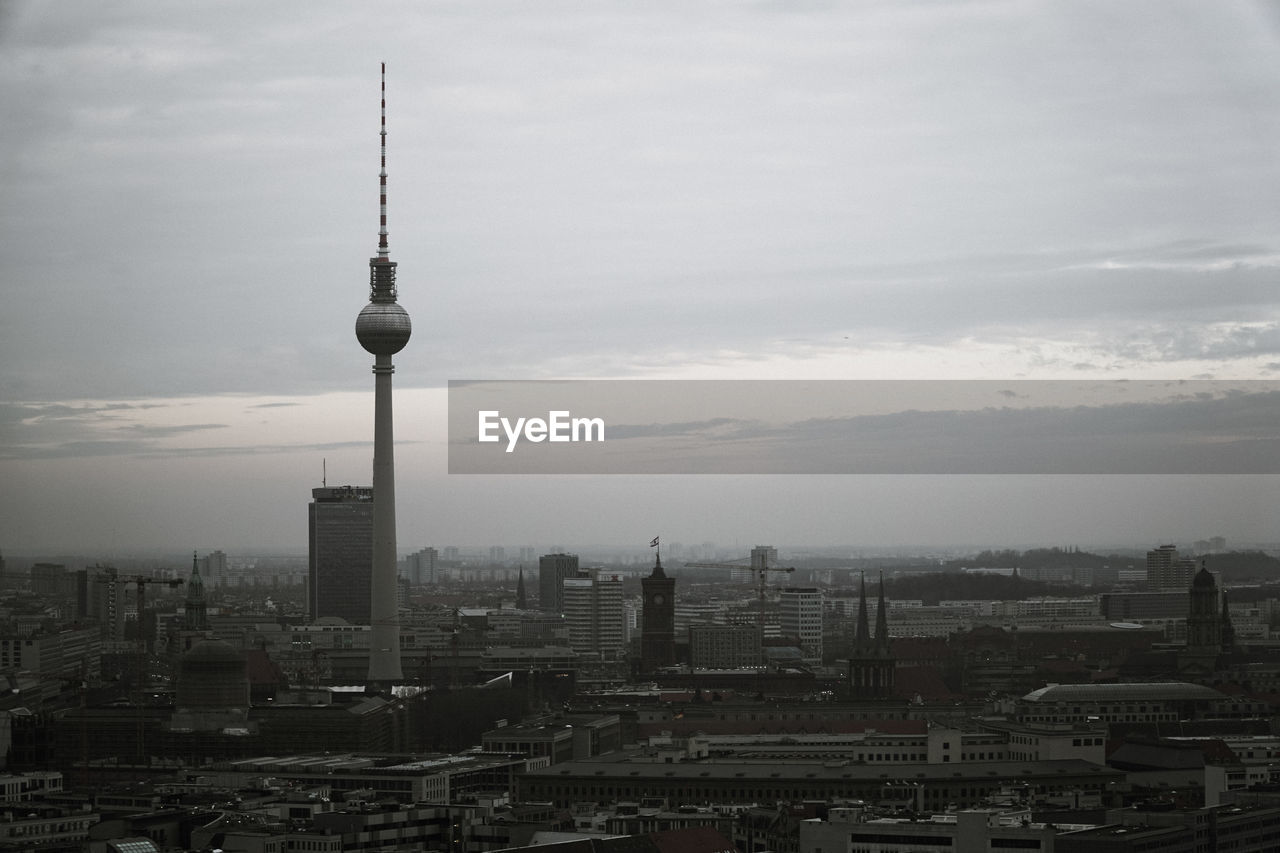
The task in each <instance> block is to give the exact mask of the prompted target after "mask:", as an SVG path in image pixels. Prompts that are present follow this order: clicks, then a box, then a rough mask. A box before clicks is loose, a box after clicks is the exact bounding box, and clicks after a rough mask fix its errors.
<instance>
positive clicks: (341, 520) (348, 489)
mask: <svg viewBox="0 0 1280 853" xmlns="http://www.w3.org/2000/svg"><path fill="white" fill-rule="evenodd" d="M372 573H373V489H371V488H369V487H368V486H326V487H323V488H319V489H312V490H311V503H310V505H308V507H307V614H308V615H309V616H310V617H311V619H312V620H313V621H314V620H316V619H319V618H321V617H323V616H340V617H342V618H343V619H346V620H347V621H348V622H350V623H351V624H353V625H367V624H368V622H369V590H370V578H371V576H372Z"/></svg>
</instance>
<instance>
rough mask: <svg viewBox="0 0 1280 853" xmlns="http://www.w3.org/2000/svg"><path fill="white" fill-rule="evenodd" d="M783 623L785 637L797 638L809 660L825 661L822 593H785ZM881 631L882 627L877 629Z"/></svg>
mask: <svg viewBox="0 0 1280 853" xmlns="http://www.w3.org/2000/svg"><path fill="white" fill-rule="evenodd" d="M780 604H781V606H780V607H779V614H778V615H779V623H780V625H779V626H780V627H781V628H782V635H783V636H784V637H796V638H798V639H799V640H800V648H801V649H802V650H803V651H804V655H805V657H806V658H810V659H814V660H816V661H819V662H820V661H821V660H822V590H820V589H817V588H816V587H787V588H786V589H784V590H782V595H781V602H780ZM877 628H879V626H877Z"/></svg>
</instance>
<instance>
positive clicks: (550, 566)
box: [538, 554, 578, 613]
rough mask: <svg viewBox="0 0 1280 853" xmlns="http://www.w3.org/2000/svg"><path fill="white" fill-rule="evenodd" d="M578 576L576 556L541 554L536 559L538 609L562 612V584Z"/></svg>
mask: <svg viewBox="0 0 1280 853" xmlns="http://www.w3.org/2000/svg"><path fill="white" fill-rule="evenodd" d="M577 576H578V555H577V554H543V555H542V556H541V557H539V558H538V608H539V609H540V610H548V611H550V612H552V613H563V612H564V582H565V579H567V578H576V577H577Z"/></svg>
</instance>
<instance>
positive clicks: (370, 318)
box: [356, 302, 413, 355]
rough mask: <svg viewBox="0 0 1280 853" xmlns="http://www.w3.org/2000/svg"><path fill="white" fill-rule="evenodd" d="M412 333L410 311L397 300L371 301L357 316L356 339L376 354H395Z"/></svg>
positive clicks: (402, 347)
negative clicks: (396, 301)
mask: <svg viewBox="0 0 1280 853" xmlns="http://www.w3.org/2000/svg"><path fill="white" fill-rule="evenodd" d="M412 333H413V324H412V323H410V322H409V312H408V311H406V310H404V309H403V308H401V307H400V305H399V304H398V303H395V302H370V303H369V304H368V305H366V306H364V308H363V309H361V311H360V315H359V316H358V317H356V339H357V340H359V341H360V346H362V347H364V348H365V350H367V351H368V352H370V353H372V354H374V355H395V354H396V353H398V352H400V350H402V349H404V347H405V344H407V343H409V335H411V334H412Z"/></svg>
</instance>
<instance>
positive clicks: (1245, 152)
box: [0, 0, 1280, 555]
mask: <svg viewBox="0 0 1280 853" xmlns="http://www.w3.org/2000/svg"><path fill="white" fill-rule="evenodd" d="M381 61H385V62H386V63H387V69H388V78H387V109H388V130H389V136H388V170H389V173H390V177H389V186H390V190H389V207H390V210H389V216H390V225H389V230H390V235H391V236H390V241H391V255H392V258H393V259H395V260H397V261H398V262H399V264H400V267H399V284H400V301H401V304H403V305H404V306H405V307H406V308H407V309H408V311H409V312H410V314H411V316H412V318H413V321H414V328H415V332H414V337H413V340H412V341H411V343H410V344H409V346H408V347H407V348H406V349H405V350H404V352H402V353H401V354H400V355H399V356H397V358H396V364H397V373H396V378H395V381H396V387H397V389H398V396H397V400H396V406H397V438H398V439H399V442H400V443H399V445H398V448H397V462H398V469H397V473H398V477H397V483H398V487H399V491H398V502H399V508H400V515H399V528H400V544H401V547H402V550H407V549H409V548H416V547H420V546H422V545H426V544H432V545H437V546H443V545H446V544H459V545H464V544H471V543H474V544H488V543H495V544H506V545H508V546H518V545H524V544H529V545H534V546H538V547H541V546H545V545H547V544H549V543H565V544H570V545H574V544H576V543H590V542H617V543H629V542H635V543H637V546H638V547H642V546H643V545H644V544H646V543H647V542H648V540H649V539H650V538H651V537H652V536H653V535H656V534H662V535H663V538H664V539H666V540H668V541H677V540H684V541H688V542H695V541H696V542H702V541H708V540H709V541H716V542H719V543H723V544H725V545H726V546H733V545H734V544H735V543H741V544H742V545H743V553H744V554H745V553H746V550H745V549H746V547H749V545H750V544H753V542H754V541H773V542H774V543H775V544H783V543H793V544H801V543H806V542H808V543H815V544H817V543H851V544H874V543H896V542H925V543H936V542H980V543H981V542H992V543H1035V542H1042V543H1046V544H1070V543H1079V542H1086V543H1090V542H1134V543H1137V544H1144V543H1149V544H1157V543H1158V542H1165V541H1189V540H1191V539H1196V538H1203V537H1206V536H1210V535H1215V534H1222V535H1226V536H1228V537H1229V538H1230V539H1231V540H1232V541H1233V542H1242V541H1276V540H1280V535H1278V534H1277V532H1276V529H1275V525H1276V513H1275V507H1276V506H1277V498H1280V484H1278V478H1277V477H1275V476H1236V477H1213V476H1202V477H1164V478H1157V479H1155V480H1153V479H1151V478H1142V477H1121V476H1110V477H1107V476H1103V477H1059V478H1039V477H1029V476H1027V477H1002V478H995V477H965V476H952V477H928V478H921V477H908V476H903V477H859V476H831V477H821V476H804V477H763V476H761V477H734V478H716V477H678V476H674V477H635V476H631V477H627V476H618V477H598V478H594V477H567V476H566V477H550V476H549V477H476V476H471V477H467V476H458V475H454V476H450V475H447V474H446V462H445V453H444V448H445V442H446V435H445V428H446V417H445V400H444V391H443V386H444V383H445V382H446V381H447V380H450V379H526V378H540V379H548V378H701V379H717V378H724V379H766V378H767V379H819V378H823V379H844V378H863V379H973V378H982V379H1002V380H1003V379H1009V380H1014V379H1028V378H1034V379H1045V378H1071V379H1093V378H1098V379H1146V378H1161V379H1191V378H1205V377H1212V378H1218V379H1267V378H1273V379H1274V378H1280V310H1278V309H1280V294H1278V291H1277V284H1278V282H1277V276H1276V272H1277V267H1278V266H1280V236H1277V235H1280V144H1278V143H1280V7H1277V5H1276V4H1274V3H1245V2H1216V3H1202V2H1184V3H1179V2H1168V0H1160V2H1152V3H1141V2H1133V3H1124V4H1116V3H1113V2H1098V3H1089V2H1060V3H1037V2H1027V0H1012V2H941V3H939V2H915V3H912V2H902V0H891V2H884V3H824V2H797V0H785V2H754V3H753V2H706V3H698V2H694V3H688V2H680V3H674V2H672V3H664V2H649V3H634V2H627V3H622V2H618V3H609V2H595V3H585V2H583V3H556V2H540V3H536V4H535V3H527V2H503V3H498V2H451V3H446V2H438V3H430V2H422V3H402V4H397V3H383V4H377V5H376V6H371V5H368V4H351V3H310V2H309V3H305V4H303V3H288V2H281V3H272V4H264V3H260V2H244V3H235V2H222V3H211V2H195V3H189V4H159V3H154V2H146V3H144V2H137V3H131V2H114V3H97V2H59V3H53V2H42V3H23V2H16V3H15V2H0V103H2V104H3V115H2V120H0V223H2V224H0V288H3V291H2V293H3V304H2V306H0V308H2V310H0V552H3V553H18V552H25V551H32V550H36V549H45V548H71V549H100V550H101V551H102V552H103V554H104V555H110V554H113V553H126V552H128V551H130V549H134V548H151V547H165V548H168V547H172V548H174V549H176V550H183V549H188V548H199V549H201V550H208V549H212V548H222V549H224V550H227V551H239V550H246V549H252V548H268V547H301V546H303V545H304V544H305V539H306V503H307V501H308V499H309V490H310V489H311V488H312V487H314V486H317V485H319V483H320V478H321V471H322V466H326V467H327V470H328V477H329V482H330V484H334V483H355V484H364V483H367V482H368V481H369V480H370V477H371V474H370V471H371V438H372V402H373V401H372V376H371V374H370V372H369V368H370V364H371V357H370V356H368V355H367V354H366V353H364V352H363V350H361V349H360V347H359V345H358V344H357V343H356V341H355V338H354V334H353V330H352V328H353V323H354V319H355V316H356V314H357V313H358V311H359V310H360V308H361V307H362V305H363V304H364V302H365V301H366V299H367V286H368V270H367V262H368V258H369V257H370V256H371V255H372V254H373V252H374V250H375V247H376V239H377V213H378V208H377V171H378V160H377V157H378V85H379V80H378V71H379V62H381ZM653 405H654V409H655V420H661V419H662V415H661V407H662V401H661V400H660V399H658V400H654V401H653ZM322 460H324V461H322Z"/></svg>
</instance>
